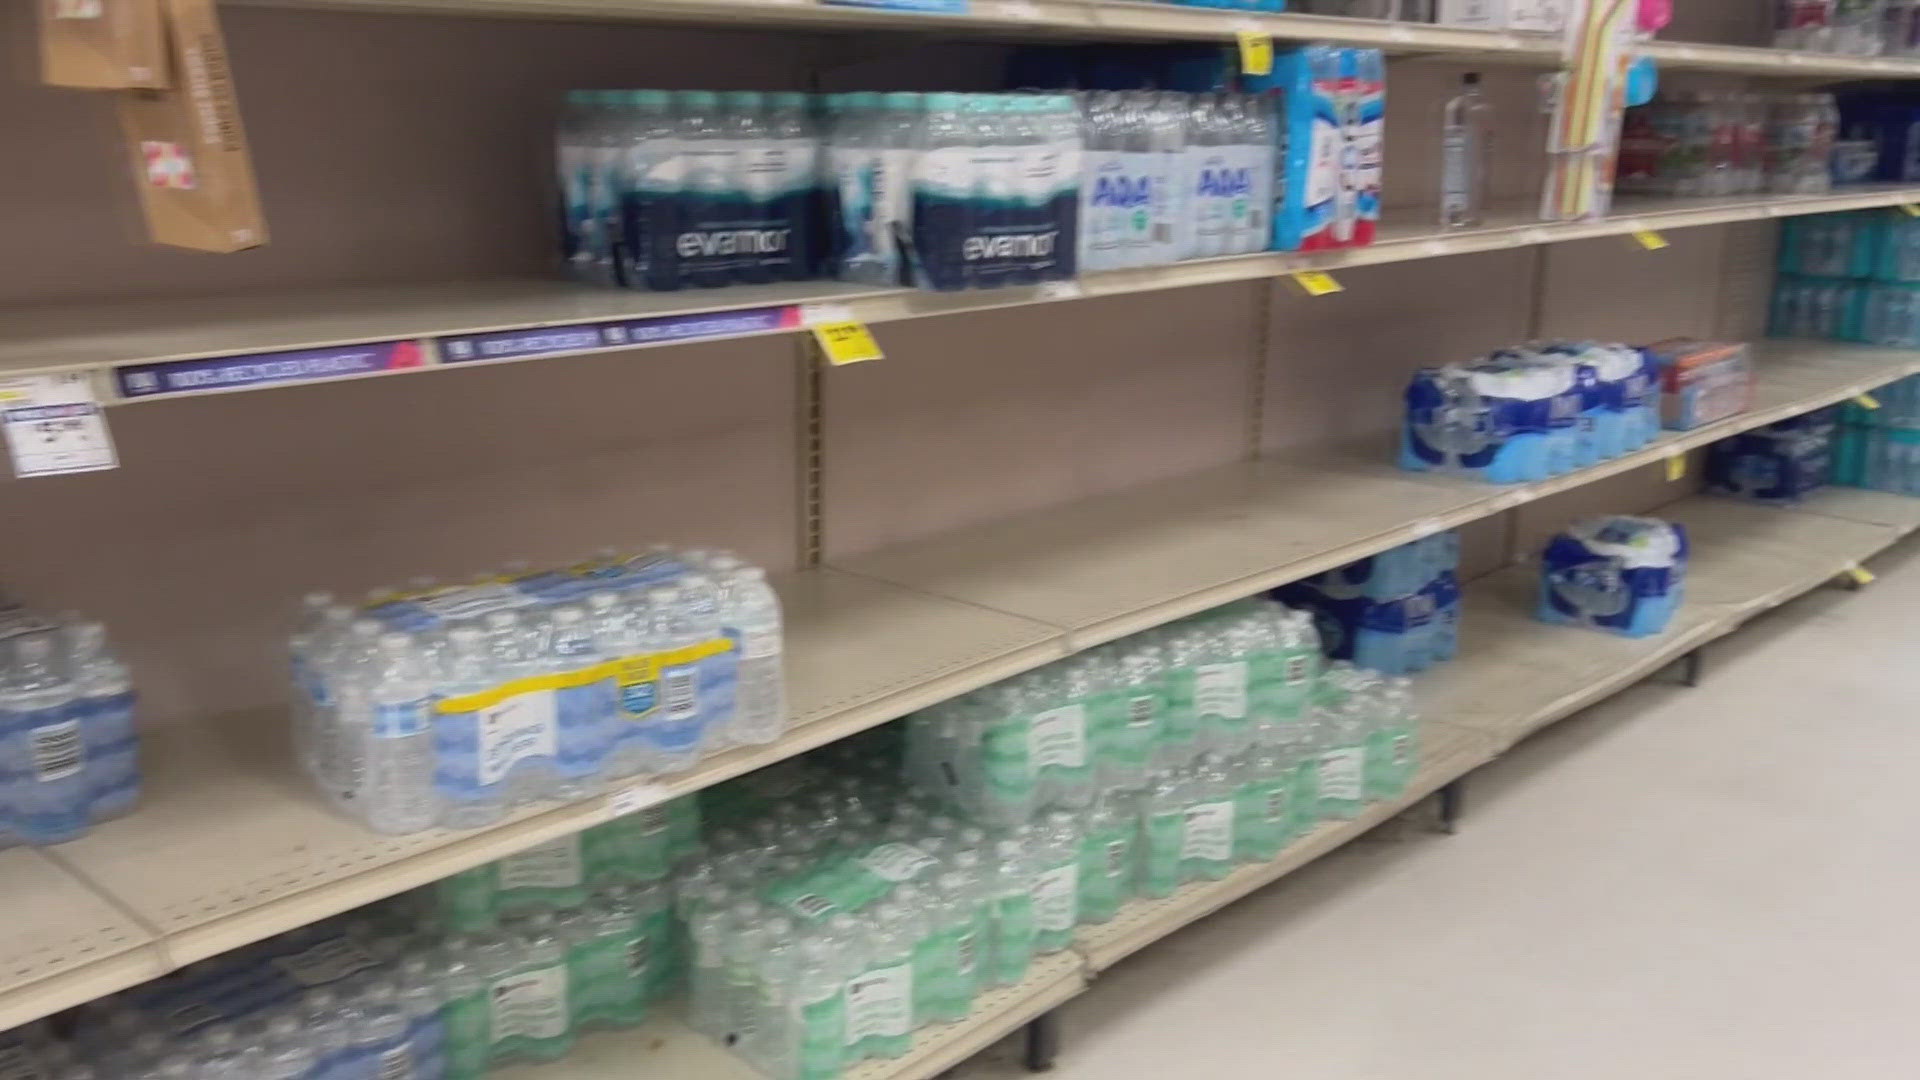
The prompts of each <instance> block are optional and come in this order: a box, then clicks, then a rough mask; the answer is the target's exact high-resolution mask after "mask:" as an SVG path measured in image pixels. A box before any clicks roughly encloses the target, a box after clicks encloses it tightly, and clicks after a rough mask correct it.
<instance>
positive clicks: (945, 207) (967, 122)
mask: <svg viewBox="0 0 1920 1080" xmlns="http://www.w3.org/2000/svg"><path fill="white" fill-rule="evenodd" d="M969 100H970V99H969V98H967V96H966V95H963V94H928V95H927V96H926V99H925V104H926V120H925V122H924V123H923V124H921V125H920V128H919V132H918V141H917V143H916V146H915V149H916V154H915V157H914V173H913V209H912V227H913V237H914V249H915V250H916V251H917V252H918V253H919V257H920V266H919V268H918V270H919V275H920V284H921V286H922V287H924V288H928V289H934V290H939V291H951V290H955V289H964V288H967V287H969V286H970V285H971V284H972V283H973V281H972V278H973V274H972V268H971V261H970V260H969V259H968V255H967V252H968V247H967V243H966V241H967V240H968V239H969V238H970V237H972V236H973V234H974V227H975V224H976V222H975V217H976V215H975V213H974V201H975V197H974V190H975V187H976V177H975V162H974V148H975V147H974V143H975V126H974V124H973V123H972V121H971V114H970V113H966V112H963V111H962V110H963V108H965V107H966V106H967V103H968V102H969Z"/></svg>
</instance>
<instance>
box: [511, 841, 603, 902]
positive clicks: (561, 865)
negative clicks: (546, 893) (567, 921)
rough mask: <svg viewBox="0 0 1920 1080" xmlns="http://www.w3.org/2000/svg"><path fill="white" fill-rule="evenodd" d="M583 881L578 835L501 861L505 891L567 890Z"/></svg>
mask: <svg viewBox="0 0 1920 1080" xmlns="http://www.w3.org/2000/svg"><path fill="white" fill-rule="evenodd" d="M583 878H584V875H583V873H582V869H581V864H580V837H579V836H577V835H576V836H563V837H561V838H560V839H558V840H555V841H553V842H552V843H550V844H541V845H540V846H539V847H536V848H528V849H527V850H525V851H523V852H521V853H519V854H518V855H509V856H507V857H506V858H504V859H501V860H500V887H501V888H503V889H568V888H572V887H573V886H575V885H578V884H580V883H581V881H582V880H583Z"/></svg>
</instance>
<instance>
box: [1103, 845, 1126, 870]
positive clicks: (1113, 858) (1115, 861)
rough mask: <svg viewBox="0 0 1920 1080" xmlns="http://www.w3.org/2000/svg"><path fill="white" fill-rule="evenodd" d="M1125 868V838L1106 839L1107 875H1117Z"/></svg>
mask: <svg viewBox="0 0 1920 1080" xmlns="http://www.w3.org/2000/svg"><path fill="white" fill-rule="evenodd" d="M1126 868H1127V842H1126V841H1125V840H1109V841H1107V876H1108V877H1119V876H1120V874H1121V873H1122V872H1123V871H1125V870H1126Z"/></svg>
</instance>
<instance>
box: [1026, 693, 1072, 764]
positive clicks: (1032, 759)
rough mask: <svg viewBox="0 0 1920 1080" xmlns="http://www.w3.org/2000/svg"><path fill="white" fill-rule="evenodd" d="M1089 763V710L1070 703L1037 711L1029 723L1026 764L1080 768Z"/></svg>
mask: <svg viewBox="0 0 1920 1080" xmlns="http://www.w3.org/2000/svg"><path fill="white" fill-rule="evenodd" d="M1086 763H1087V710H1086V708H1085V707H1084V706H1081V705H1067V706H1064V707H1062V708H1058V709H1048V710H1047V711H1046V712H1043V713H1035V714H1034V716H1033V719H1032V720H1031V721H1029V722H1028V724H1027V767H1028V768H1029V769H1032V770H1039V769H1044V768H1046V767H1047V766H1049V765H1055V766H1059V767H1060V768H1064V769H1078V768H1080V767H1081V766H1083V765H1085V764H1086Z"/></svg>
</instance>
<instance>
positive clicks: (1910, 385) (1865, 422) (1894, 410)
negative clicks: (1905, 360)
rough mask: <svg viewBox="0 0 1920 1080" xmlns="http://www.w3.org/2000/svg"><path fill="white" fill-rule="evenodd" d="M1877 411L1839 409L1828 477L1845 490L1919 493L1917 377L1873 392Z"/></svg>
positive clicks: (1919, 378)
mask: <svg viewBox="0 0 1920 1080" xmlns="http://www.w3.org/2000/svg"><path fill="white" fill-rule="evenodd" d="M1872 397H1873V400H1874V401H1875V402H1876V403H1877V404H1878V405H1879V407H1878V408H1873V409H1869V408H1867V407H1866V406H1865V405H1862V404H1860V403H1858V402H1849V403H1848V404H1846V405H1845V406H1842V408H1841V412H1840V417H1841V423H1840V427H1839V429H1838V431H1837V432H1836V435H1835V441H1834V449H1833V466H1834V472H1833V478H1834V482H1835V483H1839V484H1845V485H1847V486H1848V487H1863V488H1871V489H1872V490H1874V491H1890V492H1894V493H1895V494H1900V495H1920V375H1914V376H1909V377H1907V378H1904V379H1901V380H1899V381H1897V382H1892V383H1888V384H1887V385H1885V386H1882V387H1880V388H1879V389H1877V390H1875V391H1873V394H1872Z"/></svg>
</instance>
